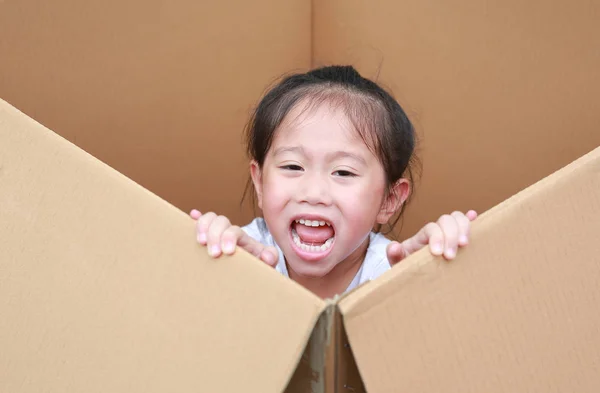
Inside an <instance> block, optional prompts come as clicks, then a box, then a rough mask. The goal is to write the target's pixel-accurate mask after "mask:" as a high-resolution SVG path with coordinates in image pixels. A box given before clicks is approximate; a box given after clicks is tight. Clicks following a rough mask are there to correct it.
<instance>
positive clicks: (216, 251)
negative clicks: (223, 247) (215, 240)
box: [210, 244, 220, 257]
mask: <svg viewBox="0 0 600 393" xmlns="http://www.w3.org/2000/svg"><path fill="white" fill-rule="evenodd" d="M219 251H220V249H219V246H218V245H216V244H215V245H214V246H212V247H211V248H210V255H211V256H213V257H215V256H217V255H218V254H219Z"/></svg>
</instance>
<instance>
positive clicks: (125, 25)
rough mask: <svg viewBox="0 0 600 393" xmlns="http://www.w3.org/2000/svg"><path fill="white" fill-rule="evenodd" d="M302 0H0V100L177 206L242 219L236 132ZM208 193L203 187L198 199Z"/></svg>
mask: <svg viewBox="0 0 600 393" xmlns="http://www.w3.org/2000/svg"><path fill="white" fill-rule="evenodd" d="M310 12H311V4H310V1H307V0H286V1H278V0H255V1H248V2H245V1H237V0H219V1H195V0H169V1H162V0H118V1H101V0H86V1H79V0H55V1H51V2H48V1H44V0H16V1H14V0H8V1H0V97H1V98H2V99H4V100H6V101H8V102H10V103H11V104H12V105H14V106H15V107H17V108H19V109H20V110H21V111H23V112H24V113H26V114H28V115H29V116H31V117H33V118H34V119H36V120H37V121H39V122H40V123H42V124H44V125H45V126H47V127H48V128H50V129H51V130H53V131H55V132H56V133H58V134H59V135H62V136H64V137H65V138H66V139H68V140H69V141H71V142H74V143H75V144H76V145H78V146H80V147H82V148H83V149H84V150H86V151H88V152H90V153H91V154H93V155H94V156H96V157H98V158H99V159H101V160H102V161H104V162H106V163H108V164H109V165H111V166H112V167H113V168H115V169H117V170H118V171H119V172H121V173H123V174H125V175H126V176H128V177H129V178H131V179H133V180H135V181H136V182H138V183H140V184H141V185H142V186H144V187H145V188H147V189H149V190H150V191H152V192H154V193H156V194H158V195H159V196H160V197H161V198H163V199H165V200H167V201H169V202H171V203H173V204H174V205H175V206H177V207H179V208H180V209H182V210H184V211H189V209H191V208H198V209H201V210H202V211H207V210H215V211H218V212H220V213H221V214H226V215H227V216H229V217H231V219H232V220H234V221H235V222H238V221H241V222H239V223H240V224H243V223H245V222H246V221H247V220H248V218H249V214H250V213H251V212H250V211H249V210H248V209H247V210H246V214H245V215H244V214H242V211H241V210H240V200H241V198H242V191H243V188H244V185H245V181H246V178H247V176H248V161H247V159H246V157H245V154H244V147H243V145H242V130H243V127H244V125H245V123H246V121H247V120H248V118H249V115H250V112H251V110H252V108H253V106H254V105H256V104H257V103H258V100H259V98H260V96H261V94H262V93H263V91H264V90H265V88H266V86H267V85H268V84H269V83H271V82H272V81H273V80H275V79H276V78H277V77H279V76H280V75H282V74H283V73H287V72H290V71H294V70H297V69H301V70H304V69H306V68H308V67H309V66H310V28H311V20H310ZM207 190H210V192H207Z"/></svg>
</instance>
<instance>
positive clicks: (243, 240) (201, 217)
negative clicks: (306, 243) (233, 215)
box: [190, 209, 279, 267]
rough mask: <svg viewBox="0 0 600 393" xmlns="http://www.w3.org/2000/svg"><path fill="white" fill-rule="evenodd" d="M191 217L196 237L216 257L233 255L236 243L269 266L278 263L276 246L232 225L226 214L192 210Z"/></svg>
mask: <svg viewBox="0 0 600 393" xmlns="http://www.w3.org/2000/svg"><path fill="white" fill-rule="evenodd" d="M190 217H192V218H193V219H194V220H197V222H196V239H197V241H198V243H200V244H203V245H206V246H207V248H208V254H209V255H210V256H212V257H214V258H217V257H219V256H220V255H221V254H227V255H231V254H233V253H234V252H235V248H236V245H237V246H239V247H241V248H243V249H244V250H246V251H248V252H249V253H250V254H252V255H254V256H255V257H257V258H259V259H260V260H262V261H263V262H265V263H266V264H267V265H269V266H273V267H274V266H275V265H277V261H278V259H279V253H278V252H277V249H276V248H275V247H270V246H265V245H264V244H262V243H259V242H257V241H256V240H254V239H253V238H251V237H250V236H248V235H247V234H246V232H244V231H243V230H242V229H241V228H240V227H239V226H237V225H231V222H230V221H229V219H228V218H227V217H225V216H217V215H216V214H215V213H213V212H209V213H206V214H201V213H200V212H199V211H198V210H195V209H194V210H192V211H191V212H190Z"/></svg>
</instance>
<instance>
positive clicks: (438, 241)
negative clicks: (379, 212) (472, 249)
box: [387, 210, 477, 265]
mask: <svg viewBox="0 0 600 393" xmlns="http://www.w3.org/2000/svg"><path fill="white" fill-rule="evenodd" d="M476 218H477V212H476V211H474V210H469V211H468V212H467V213H466V214H463V213H462V212H458V211H456V212H454V213H452V214H444V215H443V216H441V217H440V218H439V219H438V220H437V222H430V223H429V224H427V225H425V226H424V227H423V228H422V229H421V230H420V231H419V232H418V233H417V234H416V235H415V236H413V237H411V238H409V239H406V240H405V241H403V242H402V243H399V242H396V241H393V242H391V243H390V244H388V246H387V257H388V261H389V262H390V265H395V264H396V263H398V262H400V261H402V260H403V259H404V258H406V257H407V256H409V255H410V254H412V253H414V252H416V251H418V250H420V249H421V248H423V247H425V246H426V245H428V244H429V248H430V250H431V253H432V254H433V255H438V256H439V255H443V256H444V258H446V259H448V260H451V259H454V257H456V254H457V252H458V247H464V246H466V245H467V244H468V243H469V231H470V226H471V221H473V220H475V219H476Z"/></svg>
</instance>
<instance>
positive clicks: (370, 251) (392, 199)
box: [190, 66, 477, 298]
mask: <svg viewBox="0 0 600 393" xmlns="http://www.w3.org/2000/svg"><path fill="white" fill-rule="evenodd" d="M247 147H248V153H249V155H250V158H251V161H250V175H251V181H252V184H253V186H254V196H255V197H256V199H257V202H258V206H259V208H260V209H261V210H262V213H263V217H262V218H255V219H254V220H253V221H252V222H251V223H250V224H248V225H247V226H245V227H243V228H240V227H238V226H235V225H232V224H231V222H230V221H229V220H228V219H227V218H226V217H223V216H217V215H216V214H215V213H213V212H209V213H206V214H203V215H202V214H200V212H198V211H197V210H192V212H191V213H190V215H191V217H192V218H194V219H196V220H197V225H196V228H197V240H198V242H199V243H200V244H203V245H207V247H208V252H209V254H210V255H211V256H213V257H218V256H219V255H221V254H222V253H225V254H232V253H233V252H234V251H235V247H236V245H237V246H239V247H242V248H243V249H245V250H247V251H248V252H250V253H252V254H254V255H255V256H256V257H258V258H260V259H261V260H262V261H264V262H265V263H267V264H269V265H271V266H273V267H275V269H277V271H279V272H280V273H282V274H284V275H286V276H288V277H289V278H291V279H292V280H295V281H296V282H298V283H299V284H301V285H303V286H304V287H306V288H307V289H308V290H310V291H312V292H313V293H315V294H316V295H317V296H320V297H321V298H330V297H333V296H334V295H336V294H340V293H344V292H346V291H349V290H352V289H353V288H355V287H356V286H358V285H360V284H362V283H363V282H365V281H368V280H372V279H375V278H377V277H378V276H379V275H381V274H382V273H384V272H385V271H387V270H388V269H390V267H391V266H392V265H394V264H395V263H398V262H399V261H401V260H402V259H404V258H405V257H406V256H407V255H409V254H411V253H413V252H415V251H417V250H419V249H421V248H422V247H424V246H426V245H429V246H430V250H431V252H432V253H433V254H434V255H444V257H446V258H447V259H452V258H454V256H455V255H456V252H457V248H458V247H459V246H464V245H466V244H467V243H468V240H469V239H468V236H469V227H470V221H471V220H473V219H475V218H476V216H477V213H476V212H474V211H469V212H467V214H463V213H460V212H454V213H452V214H449V215H443V216H442V217H440V219H439V220H438V221H437V222H436V223H429V224H427V225H426V226H425V227H424V228H423V229H421V230H420V231H419V232H418V233H417V234H416V235H415V236H413V237H411V238H409V239H407V240H405V241H403V242H402V243H399V242H396V241H390V240H388V239H387V238H386V237H384V236H383V235H382V234H381V233H380V232H379V230H378V229H376V228H379V227H381V225H384V224H390V225H391V227H393V226H394V224H395V223H396V222H397V220H398V218H399V216H400V214H401V212H402V210H403V207H404V205H405V203H406V202H407V199H408V197H409V191H410V188H411V187H410V186H411V184H412V170H411V164H412V163H413V161H414V157H413V154H414V148H415V133H414V129H413V126H412V125H411V123H410V121H409V119H408V118H407V116H406V114H405V113H404V111H403V110H402V108H401V107H400V105H399V104H398V103H397V102H396V100H394V99H393V98H392V97H391V96H390V95H389V94H388V93H387V92H386V91H384V90H383V89H382V88H381V87H379V86H378V85H377V84H375V83H374V82H372V81H370V80H368V79H366V78H363V77H362V76H361V75H360V74H359V73H358V72H357V71H356V70H355V69H354V68H353V67H350V66H331V67H324V68H318V69H315V70H312V71H310V72H308V73H305V74H296V75H292V76H290V77H287V78H285V79H284V80H283V81H281V82H280V83H279V84H278V85H277V86H275V87H274V88H273V89H272V90H271V91H270V92H268V93H267V94H266V96H265V97H264V98H263V99H262V100H261V102H260V103H259V105H258V108H257V109H256V111H255V113H254V116H253V118H252V119H251V121H250V122H249V125H248V128H247ZM394 217H395V218H394Z"/></svg>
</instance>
